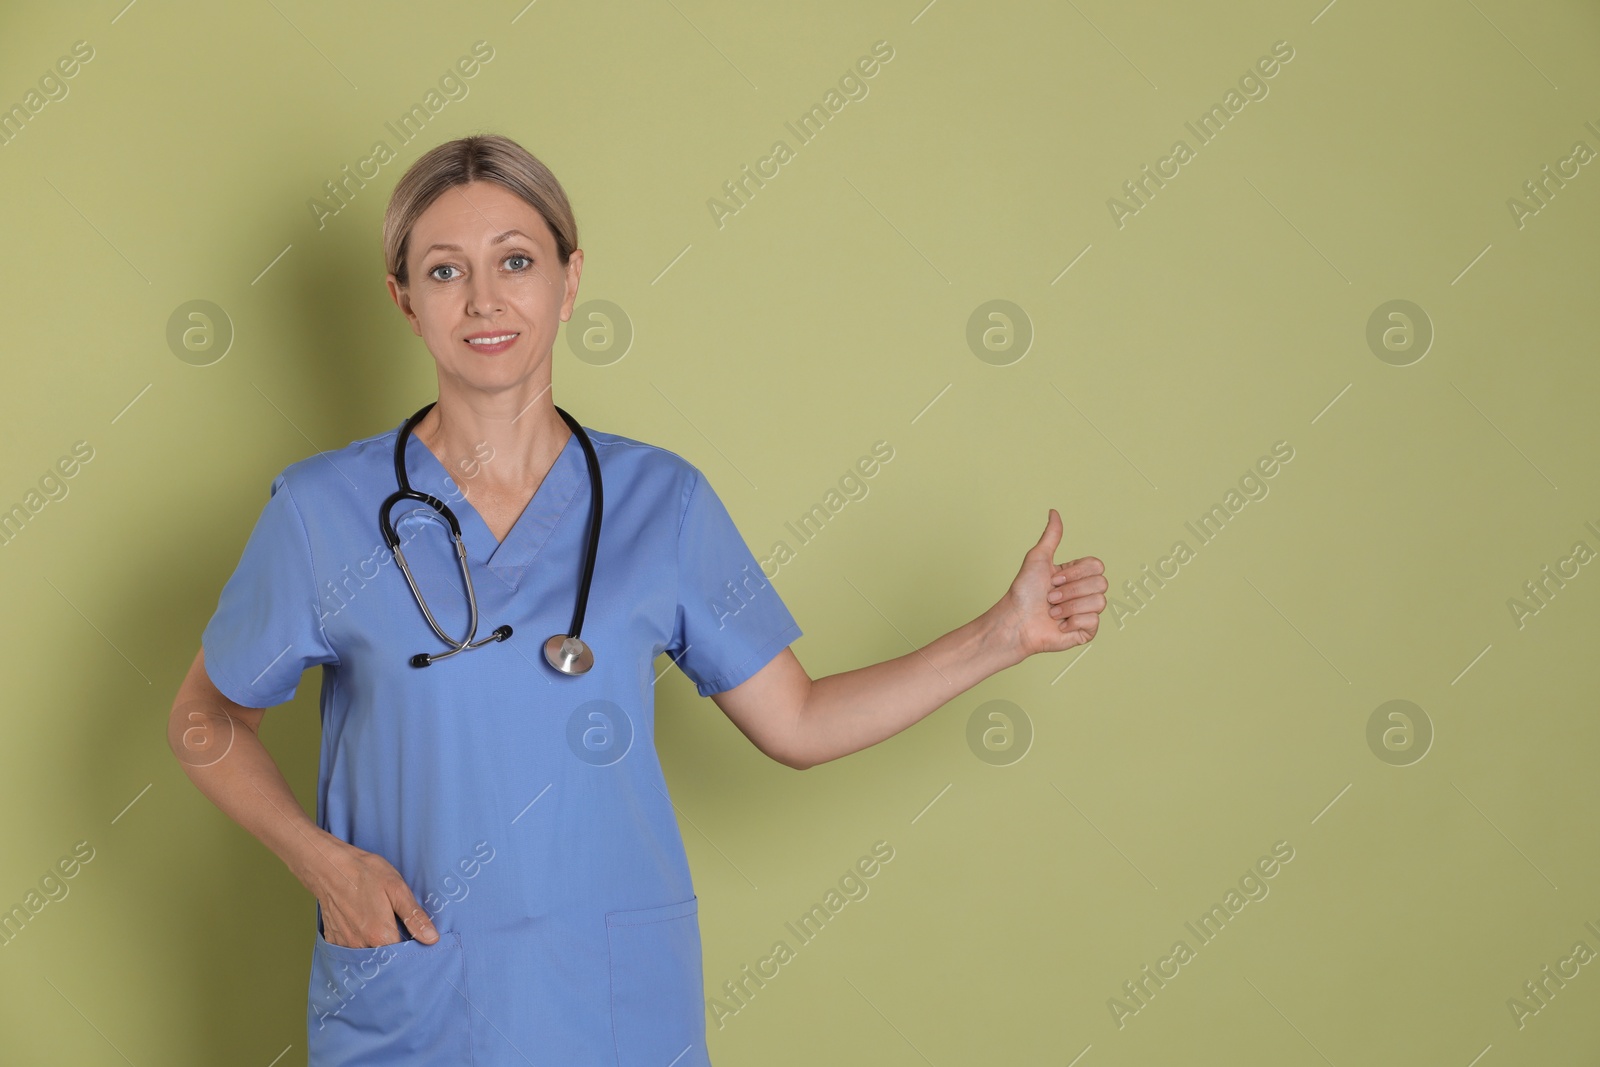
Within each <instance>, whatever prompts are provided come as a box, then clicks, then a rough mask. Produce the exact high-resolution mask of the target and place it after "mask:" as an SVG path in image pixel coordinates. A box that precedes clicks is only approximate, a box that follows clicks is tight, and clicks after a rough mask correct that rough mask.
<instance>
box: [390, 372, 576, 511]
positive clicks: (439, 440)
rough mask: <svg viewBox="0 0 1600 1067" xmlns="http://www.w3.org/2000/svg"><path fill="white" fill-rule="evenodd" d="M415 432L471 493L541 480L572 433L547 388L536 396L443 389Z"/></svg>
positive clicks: (511, 392) (502, 488) (518, 486)
mask: <svg viewBox="0 0 1600 1067" xmlns="http://www.w3.org/2000/svg"><path fill="white" fill-rule="evenodd" d="M412 432H413V434H414V435H415V436H416V437H417V439H418V440H420V441H421V442H422V443H423V444H424V445H426V446H427V447H428V449H429V450H430V451H431V452H433V454H434V456H435V457H436V458H437V459H438V460H439V462H440V464H441V465H442V466H443V467H444V468H445V469H446V470H447V471H449V472H450V476H451V478H453V479H454V480H455V482H456V484H457V485H459V486H460V487H461V488H462V490H463V492H466V493H468V494H469V495H470V494H471V491H472V490H473V489H474V488H479V487H483V488H488V489H491V490H494V491H501V490H516V489H519V488H521V487H525V486H527V485H529V484H532V483H537V482H538V481H540V480H541V479H542V478H543V477H544V474H545V472H546V471H548V470H549V469H550V466H551V465H552V464H553V463H554V462H555V458H556V457H557V456H558V455H560V454H561V450H562V449H563V448H564V447H565V446H566V443H567V439H568V438H569V437H571V436H572V429H571V427H569V426H568V425H567V423H566V420H564V419H563V418H562V417H561V415H560V414H559V413H558V412H557V411H556V409H555V401H554V400H553V399H552V398H551V395H550V390H549V388H548V387H544V388H543V389H542V391H540V392H539V393H538V395H537V396H533V397H528V396H525V395H518V393H517V391H513V390H507V391H505V392H502V393H497V394H494V395H482V394H477V395H472V396H469V397H463V396H460V395H457V394H455V393H453V392H448V391H445V390H441V391H440V395H439V401H438V403H436V404H434V406H433V409H432V410H431V411H429V412H428V413H427V414H426V415H424V416H423V417H422V421H420V422H419V423H417V426H416V428H415V429H414V430H413V431H412Z"/></svg>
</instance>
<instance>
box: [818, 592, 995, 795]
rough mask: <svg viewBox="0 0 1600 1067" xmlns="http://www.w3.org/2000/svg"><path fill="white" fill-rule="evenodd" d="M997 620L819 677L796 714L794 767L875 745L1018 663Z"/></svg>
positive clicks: (987, 616)
mask: <svg viewBox="0 0 1600 1067" xmlns="http://www.w3.org/2000/svg"><path fill="white" fill-rule="evenodd" d="M995 619H996V615H995V609H990V611H987V612H984V614H982V615H980V616H978V618H976V619H973V620H972V621H971V622H969V623H967V624H965V625H964V626H961V627H958V628H957V629H955V630H952V631H950V632H949V633H947V634H945V635H944V636H943V637H940V638H939V639H937V640H935V641H933V642H932V643H930V644H928V645H926V646H924V647H923V648H920V649H918V650H916V651H914V652H908V653H907V654H905V655H904V656H900V657H898V658H896V659H891V660H885V661H883V662H882V663H874V664H872V665H870V666H867V667H860V668H857V669H856V670H852V671H844V672H843V673H840V674H830V675H828V676H827V677H824V678H818V679H815V680H814V681H813V682H812V683H811V688H810V692H809V694H808V696H807V698H806V701H805V703H804V704H803V705H802V707H801V709H800V711H799V712H798V713H797V716H796V722H795V730H794V742H793V749H792V752H793V756H794V759H795V762H796V763H797V764H798V765H799V766H801V767H810V766H814V765H816V764H818V763H826V762H828V761H829V760H834V759H838V758H839V757H840V756H846V755H849V754H850V753H852V752H858V751H860V750H861V749H863V748H867V747H869V746H872V745H875V744H877V743H878V742H879V741H882V740H884V739H885V738H888V737H893V736H894V735H895V734H897V733H899V732H900V731H901V730H904V729H906V728H907V727H908V726H911V725H913V724H914V723H917V722H920V721H921V720H922V719H924V718H926V717H927V716H928V715H930V714H932V713H933V712H934V711H936V710H938V709H939V708H941V707H943V706H944V705H945V704H947V703H948V702H949V701H951V700H953V699H954V698H955V697H957V696H959V695H961V694H962V693H964V692H966V691H967V690H968V689H971V688H972V687H973V686H975V685H977V684H978V683H979V682H981V681H983V680H984V679H985V678H988V677H989V676H990V675H992V674H996V673H998V672H999V671H1002V670H1004V669H1005V668H1007V667H1010V666H1013V665H1014V664H1016V663H1018V662H1020V661H1019V660H1018V659H1017V658H1016V652H1015V644H1014V643H1013V642H1011V641H1008V640H1006V639H1005V638H1004V637H1003V636H1002V631H1001V629H1000V628H999V627H998V626H996V624H995Z"/></svg>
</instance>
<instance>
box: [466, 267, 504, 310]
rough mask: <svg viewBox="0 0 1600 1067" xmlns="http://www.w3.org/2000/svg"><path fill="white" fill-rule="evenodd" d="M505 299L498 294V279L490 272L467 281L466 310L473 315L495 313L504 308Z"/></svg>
mask: <svg viewBox="0 0 1600 1067" xmlns="http://www.w3.org/2000/svg"><path fill="white" fill-rule="evenodd" d="M505 306H506V305H505V300H504V298H503V297H502V296H501V295H500V281H499V279H498V278H496V277H495V276H494V275H493V273H492V272H491V273H490V274H488V275H487V276H485V275H479V276H478V277H477V278H472V279H469V280H468V282H467V312H468V314H473V315H496V314H499V313H500V312H501V311H504V310H505Z"/></svg>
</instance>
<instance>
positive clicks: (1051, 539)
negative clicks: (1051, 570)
mask: <svg viewBox="0 0 1600 1067" xmlns="http://www.w3.org/2000/svg"><path fill="white" fill-rule="evenodd" d="M1059 544H1061V516H1060V515H1058V514H1056V509H1055V508H1051V509H1050V518H1049V520H1048V521H1047V522H1045V524H1044V533H1043V534H1042V535H1040V537H1039V542H1038V544H1036V545H1034V546H1033V547H1032V548H1030V549H1028V553H1027V555H1026V556H1025V557H1024V558H1026V559H1038V560H1043V561H1044V562H1046V563H1050V564H1054V563H1055V559H1056V546H1057V545H1059Z"/></svg>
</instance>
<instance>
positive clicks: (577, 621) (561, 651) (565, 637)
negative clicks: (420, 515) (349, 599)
mask: <svg viewBox="0 0 1600 1067" xmlns="http://www.w3.org/2000/svg"><path fill="white" fill-rule="evenodd" d="M436 403H438V401H434V402H432V403H430V404H428V405H426V406H425V407H423V408H422V410H420V411H418V412H417V413H416V414H415V415H413V416H411V417H410V418H409V419H407V420H406V421H405V425H403V426H401V427H400V432H399V433H398V434H396V435H395V442H394V476H395V481H397V482H398V483H399V484H400V488H399V489H397V490H395V491H394V492H393V493H390V494H389V498H388V499H387V500H385V501H384V502H383V506H382V508H381V509H380V510H379V512H378V524H379V525H380V526H382V527H383V539H384V540H385V541H387V542H388V543H389V550H390V551H391V552H393V553H394V558H395V560H396V561H397V562H398V563H399V564H400V572H401V573H402V574H404V575H405V576H406V584H407V585H409V586H410V587H411V595H412V596H414V597H416V598H417V606H418V607H419V608H421V609H422V615H423V617H424V618H426V619H427V620H428V625H429V626H431V627H432V628H433V632H434V633H436V634H438V635H439V639H440V640H441V641H443V642H444V643H445V644H447V645H449V646H450V651H448V652H433V653H428V652H418V653H417V654H416V655H415V656H412V657H411V659H410V660H408V661H407V662H409V663H410V664H411V665H412V666H413V667H426V666H428V665H429V664H430V663H433V662H434V661H435V660H441V659H445V658H446V657H449V656H453V655H455V654H456V653H457V652H465V651H466V650H467V649H469V648H478V647H480V646H482V645H486V644H488V643H489V642H490V641H504V640H505V639H506V638H508V637H510V636H511V627H510V626H506V625H501V626H497V627H495V629H494V632H493V633H491V634H490V635H489V636H488V637H484V638H480V639H479V640H476V641H474V640H473V636H474V635H476V634H477V632H478V598H477V597H476V596H475V595H474V593H473V590H472V575H471V574H470V573H468V571H467V546H466V545H465V544H464V543H463V542H462V540H461V524H460V523H459V522H457V521H456V517H455V513H454V512H452V511H451V510H450V506H449V505H448V504H446V503H445V502H444V501H443V500H440V499H439V498H438V497H436V496H430V495H429V494H427V493H419V492H418V491H417V490H415V489H413V488H411V480H410V479H409V478H407V477H406V438H407V437H409V436H410V434H411V431H412V428H413V427H415V426H416V425H417V423H419V422H421V421H422V417H423V416H424V415H426V414H427V413H428V412H429V411H430V410H431V409H432V408H433V405H434V404H436ZM556 413H557V414H558V415H560V416H561V417H562V418H563V419H564V420H566V423H567V425H568V426H570V427H572V432H573V433H574V434H576V435H577V437H578V443H579V444H581V445H582V446H583V455H584V459H586V460H587V461H588V464H589V486H590V489H591V499H590V502H589V550H588V552H587V553H586V554H585V556H584V560H583V578H582V579H581V580H580V581H579V583H578V603H577V606H576V607H575V608H573V611H572V632H571V633H568V634H555V635H553V636H552V637H551V638H550V640H548V641H546V642H545V643H544V658H545V659H546V660H548V661H549V663H550V666H552V667H554V668H555V669H556V670H558V671H560V672H561V673H562V674H570V675H578V674H583V673H584V672H585V671H587V670H588V669H589V668H590V667H592V666H594V651H593V650H592V649H591V648H590V647H589V646H588V645H586V644H584V642H583V640H582V639H581V638H579V636H578V633H579V631H580V630H582V629H583V611H584V608H585V607H587V606H588V603H589V579H590V578H591V577H592V576H593V574H594V557H595V552H596V550H597V549H598V548H599V546H600V515H601V512H602V510H603V509H602V506H601V500H600V496H601V488H600V461H599V460H598V459H596V458H595V454H594V446H593V445H591V444H590V443H589V435H588V434H586V433H584V432H583V427H582V426H579V425H578V421H577V420H576V419H574V418H573V417H572V416H571V415H568V414H567V413H566V412H565V411H562V410H561V408H559V407H557V408H556ZM401 500H416V501H419V502H421V503H423V504H426V505H428V506H429V507H430V508H432V509H433V510H434V511H436V512H438V513H439V514H441V515H443V516H444V518H445V521H446V522H448V523H449V524H450V536H451V537H452V538H453V539H454V540H455V543H456V562H458V563H459V564H460V565H461V579H462V581H463V582H464V583H465V584H466V587H467V619H468V621H467V636H466V637H464V638H462V639H461V640H459V641H457V640H456V639H455V638H453V637H451V636H450V635H449V634H447V633H445V632H444V631H443V630H442V629H440V628H439V624H438V623H437V622H435V621H434V618H433V612H431V611H429V610H428V605H427V602H426V601H424V600H423V599H422V590H420V589H418V588H417V583H416V580H415V579H414V578H413V577H412V576H411V568H410V567H408V566H407V565H406V557H405V553H404V552H402V551H401V549H400V537H399V535H398V534H396V533H395V529H394V524H393V523H391V522H390V521H389V509H390V508H392V507H394V505H395V504H396V503H397V502H399V501H401Z"/></svg>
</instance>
